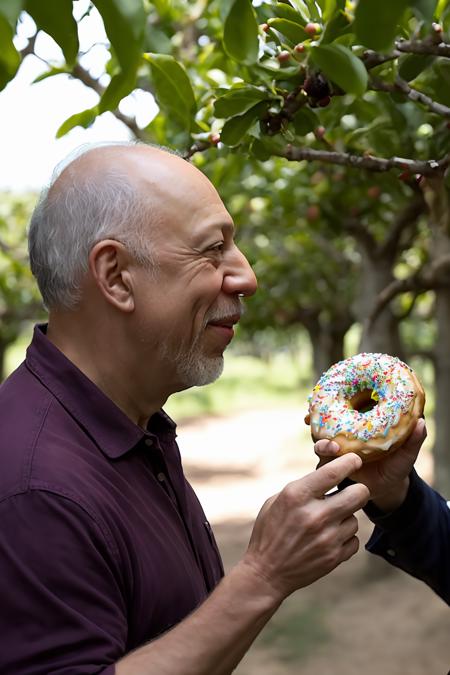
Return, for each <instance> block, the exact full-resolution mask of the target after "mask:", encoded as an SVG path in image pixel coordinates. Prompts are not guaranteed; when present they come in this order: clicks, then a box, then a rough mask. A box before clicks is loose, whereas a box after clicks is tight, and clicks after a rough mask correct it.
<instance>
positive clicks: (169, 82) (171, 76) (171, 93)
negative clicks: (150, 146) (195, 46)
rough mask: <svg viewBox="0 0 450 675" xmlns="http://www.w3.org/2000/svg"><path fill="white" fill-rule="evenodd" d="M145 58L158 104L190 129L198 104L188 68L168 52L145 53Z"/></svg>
mask: <svg viewBox="0 0 450 675" xmlns="http://www.w3.org/2000/svg"><path fill="white" fill-rule="evenodd" d="M144 58H145V59H146V60H147V61H148V62H149V63H150V67H151V70H152V80H153V84H154V86H155V96H156V100H157V102H158V105H159V106H160V107H161V108H163V109H164V110H166V111H167V112H169V113H170V114H171V115H173V117H175V118H176V119H177V121H178V122H179V123H180V124H181V125H182V126H183V127H184V128H185V129H190V128H191V127H192V122H193V116H194V115H195V112H196V110H197V104H196V101H195V96H194V92H193V89H192V85H191V82H190V80H189V76H188V74H187V73H186V70H185V69H184V67H183V66H182V65H181V64H180V63H178V61H176V60H175V59H174V58H173V56H169V55H168V54H145V55H144Z"/></svg>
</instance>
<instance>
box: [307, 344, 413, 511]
mask: <svg viewBox="0 0 450 675" xmlns="http://www.w3.org/2000/svg"><path fill="white" fill-rule="evenodd" d="M424 404H425V393H424V390H423V388H422V385H421V383H420V382H419V380H418V378H417V375H416V374H415V373H414V371H413V370H412V369H411V368H410V367H409V366H408V365H406V364H405V363H403V362H402V361H400V359H398V358H397V357H394V356H389V355H388V354H367V353H361V354H356V355H355V356H352V357H351V358H349V359H345V360H343V361H339V362H338V363H336V364H334V365H333V366H331V368H329V370H328V371H327V372H325V373H324V374H323V375H322V377H321V378H320V380H319V381H318V383H317V384H316V386H315V387H314V389H313V392H312V394H311V396H310V397H309V413H308V415H307V417H306V418H305V422H306V423H307V424H311V436H312V438H313V440H314V441H316V444H315V448H314V449H315V452H316V454H317V455H318V456H319V457H320V459H321V463H324V461H327V460H329V459H331V458H333V457H336V456H338V455H342V454H345V453H347V452H356V453H357V454H358V455H359V456H360V457H361V459H362V460H363V463H364V465H363V467H362V468H361V469H360V470H359V471H358V472H356V473H355V476H352V478H354V479H355V480H357V481H361V482H362V483H364V484H365V485H367V487H368V488H369V490H370V492H371V496H372V501H373V502H374V503H375V504H376V505H377V506H378V507H379V508H380V509H382V510H383V511H392V510H394V509H395V508H398V506H400V505H401V504H402V503H403V501H404V499H405V497H406V494H407V491H408V485H409V479H408V476H409V474H410V472H411V469H412V467H413V465H414V462H415V460H416V458H417V454H418V452H419V449H420V446H421V445H422V442H423V441H424V439H425V437H426V429H425V423H424V422H423V420H420V418H421V417H422V416H423V408H424ZM322 439H323V440H322ZM394 451H395V452H394Z"/></svg>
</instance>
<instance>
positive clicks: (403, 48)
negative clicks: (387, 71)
mask: <svg viewBox="0 0 450 675" xmlns="http://www.w3.org/2000/svg"><path fill="white" fill-rule="evenodd" d="M395 47H396V49H397V50H398V51H399V52H402V53H405V52H406V53H407V54H431V55H434V56H446V57H450V45H449V44H447V43H445V42H439V44H435V43H432V42H429V41H427V40H397V42H396V43H395Z"/></svg>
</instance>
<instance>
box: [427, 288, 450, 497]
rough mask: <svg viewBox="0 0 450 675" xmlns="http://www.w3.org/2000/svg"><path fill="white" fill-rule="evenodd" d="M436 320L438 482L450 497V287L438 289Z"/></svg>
mask: <svg viewBox="0 0 450 675" xmlns="http://www.w3.org/2000/svg"><path fill="white" fill-rule="evenodd" d="M436 321H437V328H438V330H437V340H436V346H435V349H434V355H435V387H434V395H435V404H434V406H435V412H434V416H435V440H434V448H433V458H434V484H435V486H436V489H437V490H439V491H440V492H441V493H442V494H443V495H445V496H446V497H447V498H448V499H450V290H449V289H447V288H443V289H440V290H438V291H437V292H436ZM425 412H426V411H425Z"/></svg>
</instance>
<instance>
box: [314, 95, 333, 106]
mask: <svg viewBox="0 0 450 675" xmlns="http://www.w3.org/2000/svg"><path fill="white" fill-rule="evenodd" d="M330 101H331V98H330V97H329V96H324V97H323V98H321V99H320V101H318V102H317V103H318V105H320V107H321V108H326V107H327V105H330Z"/></svg>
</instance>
